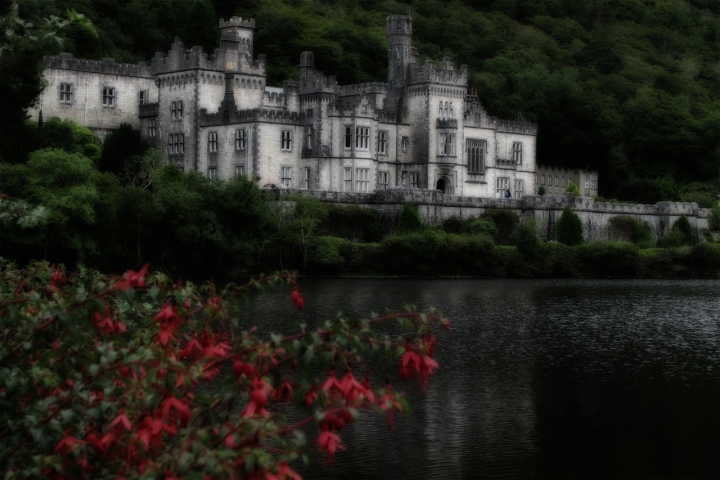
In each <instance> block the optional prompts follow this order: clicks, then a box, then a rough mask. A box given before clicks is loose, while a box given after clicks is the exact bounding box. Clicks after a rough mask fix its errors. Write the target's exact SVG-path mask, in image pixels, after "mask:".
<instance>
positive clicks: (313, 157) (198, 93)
mask: <svg viewBox="0 0 720 480" xmlns="http://www.w3.org/2000/svg"><path fill="white" fill-rule="evenodd" d="M219 29H220V48H219V49H216V50H215V52H214V53H213V54H212V55H208V54H206V53H204V52H203V50H202V48H201V47H193V48H191V49H187V48H185V45H183V44H182V42H181V41H180V40H179V39H176V40H175V42H174V43H173V45H172V47H171V49H170V51H169V52H168V54H167V55H163V54H161V53H157V54H156V55H155V57H154V58H153V59H152V61H151V62H150V64H149V65H148V64H147V63H144V62H141V63H139V64H137V65H129V64H118V63H116V62H115V61H114V60H113V59H110V58H104V59H102V60H100V61H91V60H82V59H76V58H74V57H73V56H72V55H70V54H66V53H63V54H60V55H58V56H52V57H46V58H44V60H43V66H44V67H45V69H44V76H45V80H46V82H47V88H46V89H45V90H44V92H43V93H42V94H41V96H40V99H39V102H38V105H37V107H36V110H34V111H32V112H30V113H31V115H33V116H34V117H35V118H36V119H37V118H38V115H40V114H41V115H43V117H47V118H49V117H60V118H68V119H71V120H73V121H75V122H77V123H80V124H82V125H85V126H87V127H89V128H91V129H93V130H94V131H95V132H96V133H97V134H98V135H99V136H100V137H103V136H104V135H106V134H107V132H109V131H110V130H112V129H114V128H117V127H118V126H119V125H120V124H121V123H129V124H131V125H133V126H134V127H135V128H137V129H139V130H140V131H141V132H142V134H143V136H144V137H145V138H147V140H148V141H149V142H150V143H151V144H152V145H154V146H157V147H159V148H162V149H163V150H164V151H165V152H166V154H167V160H168V162H171V163H174V164H176V165H177V166H178V167H180V168H182V169H184V170H186V171H188V170H196V171H199V172H204V173H205V174H207V175H208V176H209V177H214V178H223V179H226V178H230V177H232V176H233V175H250V176H254V177H259V178H260V184H261V185H262V184H265V183H271V182H272V183H282V184H285V185H287V186H288V187H290V188H294V189H307V190H321V191H340V192H372V191H374V190H378V189H388V188H391V187H405V188H410V189H437V190H441V191H442V192H443V193H445V194H447V195H462V196H475V197H498V196H506V195H507V192H510V195H511V196H512V197H514V198H520V197H522V196H523V195H526V194H532V193H535V191H536V190H537V185H536V183H537V182H538V180H537V178H536V162H535V151H536V137H537V126H536V125H535V124H532V123H529V122H527V121H525V120H524V119H523V118H522V117H518V119H517V120H516V121H508V120H500V119H498V118H495V117H491V116H489V115H488V114H487V113H486V112H485V110H484V109H483V107H482V106H481V105H480V102H479V100H478V97H477V95H473V94H471V93H470V92H468V72H467V66H465V65H463V66H460V68H457V67H456V66H455V65H453V63H452V61H451V60H450V58H448V57H446V58H444V59H443V60H442V62H441V63H440V65H439V66H437V65H435V63H434V62H433V61H431V60H427V61H425V62H424V63H422V64H421V63H420V61H419V53H418V51H417V50H416V49H415V48H414V47H413V46H412V44H411V40H412V18H411V17H410V16H407V15H392V16H389V17H387V20H386V33H387V49H388V50H387V52H388V78H387V83H380V82H378V83H366V84H357V85H338V84H337V81H336V79H335V77H334V76H324V75H319V74H318V73H316V71H315V65H314V56H313V54H312V52H303V53H302V54H301V57H300V70H299V79H298V81H293V80H287V81H285V82H283V85H282V87H281V88H280V87H271V86H268V85H267V83H266V65H267V58H266V57H265V55H258V56H257V58H255V57H254V55H253V46H254V40H253V32H254V29H255V21H254V20H243V19H242V18H239V17H233V18H231V19H230V20H228V21H224V20H220V25H219ZM40 112H42V113H40Z"/></svg>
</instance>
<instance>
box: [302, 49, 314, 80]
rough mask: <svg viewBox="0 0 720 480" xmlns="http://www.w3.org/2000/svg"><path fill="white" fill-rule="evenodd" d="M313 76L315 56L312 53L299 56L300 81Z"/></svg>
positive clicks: (303, 53)
mask: <svg viewBox="0 0 720 480" xmlns="http://www.w3.org/2000/svg"><path fill="white" fill-rule="evenodd" d="M313 76H315V55H314V54H313V53H312V52H302V53H301V54H300V81H301V82H302V80H303V79H304V78H307V77H313Z"/></svg>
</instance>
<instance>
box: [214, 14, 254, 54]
mask: <svg viewBox="0 0 720 480" xmlns="http://www.w3.org/2000/svg"><path fill="white" fill-rule="evenodd" d="M219 28H220V48H221V49H222V50H230V51H237V52H239V53H241V54H243V53H245V54H249V55H250V58H253V31H254V30H255V19H252V18H251V19H250V20H243V19H242V18H241V17H232V18H231V19H230V20H227V21H225V20H223V19H220V27H219Z"/></svg>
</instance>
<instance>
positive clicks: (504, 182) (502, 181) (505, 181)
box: [496, 177, 510, 197]
mask: <svg viewBox="0 0 720 480" xmlns="http://www.w3.org/2000/svg"><path fill="white" fill-rule="evenodd" d="M509 189H510V179H509V178H508V177H498V178H497V179H496V191H497V193H498V196H500V197H504V196H505V192H506V191H508V190H509Z"/></svg>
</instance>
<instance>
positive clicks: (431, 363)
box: [400, 342, 440, 388]
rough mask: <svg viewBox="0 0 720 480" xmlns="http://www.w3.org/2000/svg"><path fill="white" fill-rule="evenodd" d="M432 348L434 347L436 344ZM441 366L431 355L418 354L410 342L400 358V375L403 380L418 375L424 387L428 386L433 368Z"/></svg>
mask: <svg viewBox="0 0 720 480" xmlns="http://www.w3.org/2000/svg"><path fill="white" fill-rule="evenodd" d="M433 345H434V344H433ZM432 348H434V346H433V347H432ZM439 367H440V365H438V363H437V362H436V361H435V360H433V359H432V357H430V356H429V355H425V354H421V355H418V354H417V353H415V352H414V351H413V345H412V344H411V343H410V342H408V343H406V344H405V353H404V354H403V356H402V358H401V359H400V377H401V378H402V379H403V380H407V379H408V378H410V377H411V376H413V375H417V376H418V378H419V379H420V385H422V387H423V388H427V385H428V378H429V377H430V375H432V374H433V370H435V369H437V368H439Z"/></svg>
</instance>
